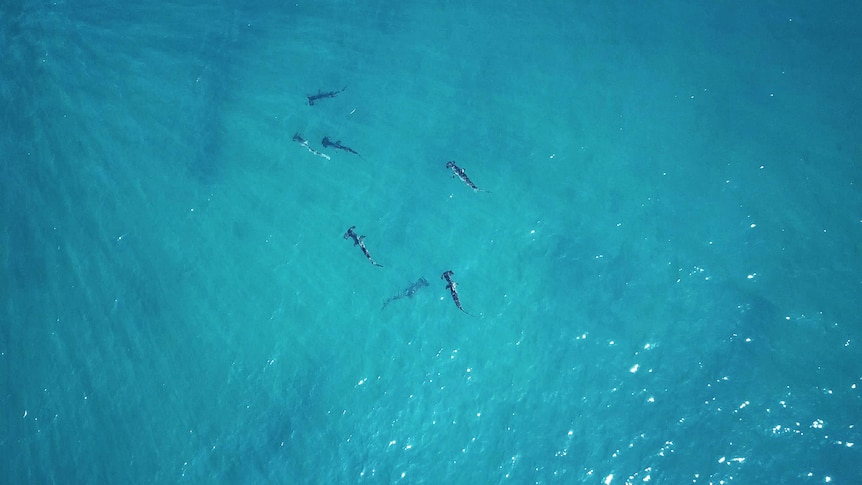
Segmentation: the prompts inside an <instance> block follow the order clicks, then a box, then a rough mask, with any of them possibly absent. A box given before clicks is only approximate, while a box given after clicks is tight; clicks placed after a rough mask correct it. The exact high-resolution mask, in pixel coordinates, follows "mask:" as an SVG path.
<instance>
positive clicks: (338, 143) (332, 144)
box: [320, 136, 365, 160]
mask: <svg viewBox="0 0 862 485" xmlns="http://www.w3.org/2000/svg"><path fill="white" fill-rule="evenodd" d="M320 143H322V144H323V147H324V148H326V147H332V148H335V149H336V150H344V151H346V152H350V153H352V154H354V155H359V152H357V151H356V150H354V149H352V148H350V147H349V146H347V145H342V144H341V140H338V141H336V142H333V141H332V140H331V139H330V138H329V137H328V136H324V137H323V141H321V142H320ZM359 158H361V159H363V160H365V157H363V156H362V155H359Z"/></svg>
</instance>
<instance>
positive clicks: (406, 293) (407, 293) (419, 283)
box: [381, 278, 428, 310]
mask: <svg viewBox="0 0 862 485" xmlns="http://www.w3.org/2000/svg"><path fill="white" fill-rule="evenodd" d="M423 286H428V280H426V279H425V278H419V279H418V280H416V283H413V284H412V285H410V287H408V288H405V289H404V290H403V291H402V292H401V293H399V294H397V295H395V296H390V297H389V299H387V300H386V301H385V302H383V308H386V305H388V304H390V303H392V302H393V301H395V300H400V299H401V298H413V295H415V294H416V292H417V291H419V289H420V288H422V287H423ZM383 308H381V310H383Z"/></svg>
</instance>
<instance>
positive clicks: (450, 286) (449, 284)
mask: <svg viewBox="0 0 862 485" xmlns="http://www.w3.org/2000/svg"><path fill="white" fill-rule="evenodd" d="M453 274H455V273H454V272H453V271H452V270H451V269H450V270H449V271H446V272H444V273H443V274H442V275H441V276H440V279H442V280H446V289H447V290H449V293H451V294H452V300H453V301H454V302H455V306H456V307H458V309H459V310H461V311H462V312H464V313H466V314H467V315H470V316H471V317H475V316H476V315H473V314H472V313H470V312H468V311H467V310H465V309H464V307H462V306H461V299H460V298H458V290H457V289H456V287H457V286H458V283H455V282H454V281H452V275H453Z"/></svg>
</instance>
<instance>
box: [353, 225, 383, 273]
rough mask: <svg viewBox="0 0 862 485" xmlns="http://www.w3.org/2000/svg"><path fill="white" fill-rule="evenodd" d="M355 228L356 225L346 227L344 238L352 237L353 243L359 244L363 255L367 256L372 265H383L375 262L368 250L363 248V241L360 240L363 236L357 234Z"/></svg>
mask: <svg viewBox="0 0 862 485" xmlns="http://www.w3.org/2000/svg"><path fill="white" fill-rule="evenodd" d="M355 228H356V226H350V228H349V229H347V232H345V233H344V239H347V238H352V239H353V245H354V246H359V249H361V250H362V254H364V255H365V257H366V258H368V261H371V264H373V265H374V266H379V267H381V268H382V267H383V265H382V264H377V263H375V262H374V258H372V257H371V254H370V253H369V252H368V249H366V248H365V243H363V242H362V240H363V239H365V236H359V235H357V234H356V231H354V229H355Z"/></svg>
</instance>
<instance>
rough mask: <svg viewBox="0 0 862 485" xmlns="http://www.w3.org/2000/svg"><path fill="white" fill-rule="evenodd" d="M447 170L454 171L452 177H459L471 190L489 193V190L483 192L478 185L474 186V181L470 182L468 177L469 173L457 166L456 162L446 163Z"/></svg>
mask: <svg viewBox="0 0 862 485" xmlns="http://www.w3.org/2000/svg"><path fill="white" fill-rule="evenodd" d="M446 168H451V169H452V173H453V175H452V177H455V176H456V175H457V176H458V178H460V179H461V180H463V181H464V183H465V184H467V185H468V186H469V187H470V188H471V189H473V190H475V191H476V192H488V191H487V190H482V189H480V188H479V187H476V184H474V183H473V181H472V180H470V177H468V176H467V172H465V171H464V169H463V168H461V167H459V166H458V165H455V162H454V161H449V162H446Z"/></svg>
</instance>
